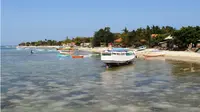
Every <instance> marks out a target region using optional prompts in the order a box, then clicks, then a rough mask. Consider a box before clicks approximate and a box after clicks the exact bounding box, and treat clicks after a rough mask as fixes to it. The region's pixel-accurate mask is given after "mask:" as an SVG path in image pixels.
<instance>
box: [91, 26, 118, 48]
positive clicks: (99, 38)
mask: <svg viewBox="0 0 200 112" xmlns="http://www.w3.org/2000/svg"><path fill="white" fill-rule="evenodd" d="M114 40H115V37H114V34H113V33H112V32H111V31H110V27H105V28H104V29H102V28H101V29H100V30H99V31H96V32H95V34H94V38H93V41H92V45H93V47H98V46H100V45H101V43H105V44H106V45H108V43H113V42H114Z"/></svg>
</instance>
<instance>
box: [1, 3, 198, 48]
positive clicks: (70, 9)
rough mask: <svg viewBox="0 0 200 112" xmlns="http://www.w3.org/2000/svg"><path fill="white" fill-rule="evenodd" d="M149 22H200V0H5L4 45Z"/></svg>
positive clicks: (180, 23) (135, 25)
mask: <svg viewBox="0 0 200 112" xmlns="http://www.w3.org/2000/svg"><path fill="white" fill-rule="evenodd" d="M147 25H159V26H163V25H164V26H166V25H169V26H173V27H175V28H180V27H182V26H188V25H190V26H196V25H200V0H1V44H2V45H17V44H19V43H20V42H27V41H38V40H44V39H54V40H64V39H65V38H66V36H68V37H70V38H72V37H76V36H93V34H94V32H95V31H97V30H99V29H100V28H104V27H107V26H108V27H110V28H111V31H112V32H121V30H122V29H123V28H125V27H127V28H128V29H129V30H133V29H137V28H139V27H146V26H147Z"/></svg>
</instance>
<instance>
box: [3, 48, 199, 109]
mask: <svg viewBox="0 0 200 112" xmlns="http://www.w3.org/2000/svg"><path fill="white" fill-rule="evenodd" d="M81 53H82V54H88V53H87V52H81ZM1 110H2V112H199V111H200V65H198V64H195V63H186V62H178V61H169V60H143V59H137V60H136V61H135V62H134V63H133V64H132V65H127V66H123V67H115V68H110V69H106V67H105V65H104V63H102V62H101V60H100V57H98V56H97V57H87V58H83V59H72V58H59V57H57V52H35V53H34V54H31V53H30V50H16V49H15V48H1Z"/></svg>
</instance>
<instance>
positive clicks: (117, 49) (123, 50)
mask: <svg viewBox="0 0 200 112" xmlns="http://www.w3.org/2000/svg"><path fill="white" fill-rule="evenodd" d="M128 50H129V49H128V48H112V50H111V51H112V52H127V51H128Z"/></svg>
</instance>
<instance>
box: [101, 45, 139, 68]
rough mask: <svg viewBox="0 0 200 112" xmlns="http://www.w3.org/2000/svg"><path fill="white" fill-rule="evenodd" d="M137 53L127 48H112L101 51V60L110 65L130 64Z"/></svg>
mask: <svg viewBox="0 0 200 112" xmlns="http://www.w3.org/2000/svg"><path fill="white" fill-rule="evenodd" d="M135 58H136V55H135V53H134V51H131V50H129V49H127V48H112V49H111V50H105V51H103V52H101V60H102V61H103V62H104V63H105V64H106V65H108V66H110V65H120V64H129V63H132V62H133V61H134V59H135Z"/></svg>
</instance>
